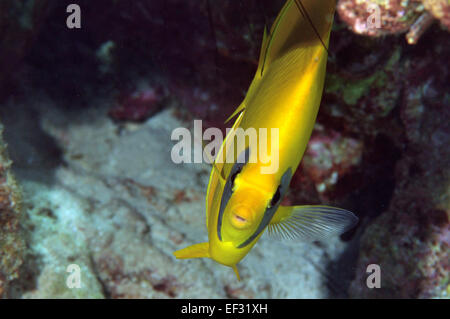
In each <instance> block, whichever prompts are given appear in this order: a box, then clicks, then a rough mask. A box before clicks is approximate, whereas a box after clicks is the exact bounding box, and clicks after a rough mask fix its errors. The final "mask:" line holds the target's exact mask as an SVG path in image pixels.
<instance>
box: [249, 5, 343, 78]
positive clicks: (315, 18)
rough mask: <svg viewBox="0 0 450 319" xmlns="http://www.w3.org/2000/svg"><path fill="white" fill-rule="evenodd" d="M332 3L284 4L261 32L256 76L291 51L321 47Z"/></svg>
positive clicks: (331, 12) (325, 35)
mask: <svg viewBox="0 0 450 319" xmlns="http://www.w3.org/2000/svg"><path fill="white" fill-rule="evenodd" d="M335 7H336V0H320V1H319V0H288V1H286V4H285V5H284V7H283V8H282V9H281V11H280V13H279V15H278V17H277V18H276V20H275V22H274V23H273V25H272V28H271V29H270V32H269V34H267V31H265V32H264V40H263V45H262V48H261V53H260V57H259V65H258V73H260V75H261V76H262V75H263V72H264V70H265V69H266V68H267V67H268V66H269V65H270V63H271V62H272V61H274V60H276V59H277V58H278V57H280V56H282V55H283V54H285V53H286V52H288V51H289V50H291V49H293V48H295V47H299V46H301V47H307V46H316V45H320V46H324V47H325V49H326V50H327V47H326V45H327V43H328V38H329V34H330V29H331V28H330V26H331V24H332V22H333V15H334V10H335Z"/></svg>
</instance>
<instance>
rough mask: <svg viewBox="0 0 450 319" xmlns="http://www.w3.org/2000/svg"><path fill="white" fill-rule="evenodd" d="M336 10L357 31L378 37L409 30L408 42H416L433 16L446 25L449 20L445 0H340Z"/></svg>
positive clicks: (449, 11) (448, 5)
mask: <svg viewBox="0 0 450 319" xmlns="http://www.w3.org/2000/svg"><path fill="white" fill-rule="evenodd" d="M337 11H338V13H339V16H340V17H341V19H342V20H343V21H344V22H345V23H346V24H347V25H348V26H349V27H350V28H351V29H352V30H353V32H355V33H357V34H363V35H368V36H373V37H379V36H384V35H389V34H400V33H405V32H407V31H409V32H408V33H407V34H406V39H407V41H408V43H409V44H415V43H417V41H418V40H419V38H420V37H421V36H422V34H423V33H424V32H425V31H426V30H427V29H428V28H429V26H430V25H431V24H432V23H433V21H434V19H438V20H439V21H440V23H441V24H442V25H443V26H444V27H446V28H447V29H448V28H449V24H450V18H449V17H450V3H449V2H448V1H447V0H410V1H403V0H387V1H385V0H368V1H360V0H340V1H339V3H338V6H337Z"/></svg>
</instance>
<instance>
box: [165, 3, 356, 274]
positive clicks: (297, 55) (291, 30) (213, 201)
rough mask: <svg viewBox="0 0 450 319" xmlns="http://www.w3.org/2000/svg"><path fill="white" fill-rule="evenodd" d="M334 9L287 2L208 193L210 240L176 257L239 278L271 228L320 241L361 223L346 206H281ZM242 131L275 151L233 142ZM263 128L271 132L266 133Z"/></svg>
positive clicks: (308, 119) (306, 134) (313, 100)
mask: <svg viewBox="0 0 450 319" xmlns="http://www.w3.org/2000/svg"><path fill="white" fill-rule="evenodd" d="M335 6H336V3H335V0H288V1H286V3H285V5H284V6H283V8H282V9H281V11H280V13H279V14H278V16H277V18H276V20H275V22H274V23H273V26H272V28H271V29H270V32H269V33H268V32H267V30H266V31H265V32H264V39H263V43H262V48H261V53H260V58H259V64H258V69H257V71H256V74H255V76H254V78H253V81H252V83H251V84H250V87H249V89H248V92H247V95H246V96H245V98H244V101H243V102H242V103H241V105H240V106H239V107H238V108H237V109H236V111H235V112H234V113H233V114H232V115H231V116H230V118H229V119H231V118H233V117H236V116H237V118H236V120H235V123H234V125H233V128H232V130H231V131H230V132H229V133H228V134H227V137H226V138H225V141H224V142H223V144H222V146H221V148H220V150H219V152H218V154H217V156H216V159H215V162H214V163H213V169H212V171H211V175H210V179H209V185H208V191H207V195H206V225H207V228H208V239H209V241H208V242H205V243H199V244H195V245H192V246H189V247H186V248H184V249H181V250H178V251H176V252H174V255H175V256H176V257H177V258H201V257H208V258H211V259H213V260H215V261H216V262H218V263H220V264H223V265H226V266H229V267H232V268H233V269H234V271H235V273H236V275H237V277H238V279H240V277H239V272H238V270H237V267H236V265H237V264H238V263H239V262H240V261H241V260H242V258H244V257H245V256H246V255H247V254H248V252H249V251H250V250H251V249H252V248H253V246H254V245H255V243H256V242H257V241H258V240H259V238H260V237H261V235H262V234H263V233H264V231H265V230H266V229H267V228H268V230H269V233H272V234H274V235H278V236H279V237H285V238H298V239H309V240H316V239H322V238H326V237H328V236H330V235H338V234H341V233H343V232H345V231H346V230H348V229H350V228H351V227H353V226H354V225H355V224H356V223H357V221H358V218H357V217H356V216H355V215H354V214H353V213H351V212H350V211H347V210H345V209H340V208H335V207H330V206H321V205H317V206H289V207H287V206H282V205H280V203H281V200H282V199H283V197H284V196H285V195H286V192H287V190H288V186H289V183H290V180H291V178H292V175H293V174H294V172H295V171H296V169H297V167H298V165H299V163H300V161H301V159H302V157H303V154H304V152H305V149H306V146H307V143H308V140H309V138H310V136H311V133H312V130H313V126H314V122H315V120H316V116H317V112H318V109H319V105H320V100H321V97H322V91H323V86H324V79H325V70H326V63H327V56H328V50H327V46H328V43H329V39H330V32H331V26H332V23H333V16H334V10H335ZM239 129H240V130H243V131H245V132H248V131H249V130H250V129H255V131H256V130H259V132H260V136H259V137H260V143H259V147H261V141H263V142H264V143H267V145H266V146H268V147H267V149H269V150H270V152H267V151H266V152H261V149H260V150H259V152H258V149H257V146H258V145H257V144H256V143H254V142H252V141H250V138H248V139H245V142H243V143H235V138H236V132H237V131H238V130H239ZM261 129H267V131H265V134H264V137H262V135H261ZM224 156H225V159H226V160H224ZM270 167H272V168H273V169H270Z"/></svg>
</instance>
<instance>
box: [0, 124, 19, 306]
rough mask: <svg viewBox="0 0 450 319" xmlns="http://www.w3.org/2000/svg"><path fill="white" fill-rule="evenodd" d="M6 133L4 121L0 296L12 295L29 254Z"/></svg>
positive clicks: (0, 176)
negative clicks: (5, 137)
mask: <svg viewBox="0 0 450 319" xmlns="http://www.w3.org/2000/svg"><path fill="white" fill-rule="evenodd" d="M2 133H3V125H2V124H0V298H2V297H7V296H8V290H9V287H10V284H11V282H12V281H13V280H15V279H18V277H19V269H20V266H21V265H22V263H23V258H24V254H25V240H24V238H23V235H22V231H21V226H20V224H21V213H20V191H19V187H18V186H17V184H16V181H15V179H14V176H13V175H12V173H11V170H10V169H11V164H12V163H11V161H10V159H9V157H8V154H7V151H6V144H5V142H4V141H3V138H2Z"/></svg>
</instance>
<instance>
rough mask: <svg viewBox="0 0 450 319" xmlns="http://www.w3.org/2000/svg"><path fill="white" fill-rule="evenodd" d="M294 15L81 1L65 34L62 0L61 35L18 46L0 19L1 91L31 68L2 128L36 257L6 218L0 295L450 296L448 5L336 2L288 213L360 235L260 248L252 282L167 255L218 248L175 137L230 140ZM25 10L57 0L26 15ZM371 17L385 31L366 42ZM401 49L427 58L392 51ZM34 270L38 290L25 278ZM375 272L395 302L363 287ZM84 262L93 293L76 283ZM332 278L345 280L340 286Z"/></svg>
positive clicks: (203, 177)
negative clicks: (337, 223)
mask: <svg viewBox="0 0 450 319" xmlns="http://www.w3.org/2000/svg"><path fill="white" fill-rule="evenodd" d="M283 2H284V1H282V0H279V1H271V0H264V1H259V0H251V1H225V0H220V1H201V2H191V1H183V0H167V1H143V0H136V1H132V2H130V1H127V0H118V1H114V2H111V1H109V0H99V1H95V2H92V1H88V0H80V1H79V4H80V6H81V7H82V10H83V29H82V30H78V31H68V30H67V29H65V28H61V27H60V25H61V12H65V11H64V9H65V5H66V4H67V1H61V2H57V3H56V2H53V3H54V10H53V11H51V12H50V13H49V14H50V16H49V17H48V19H47V20H46V24H45V28H46V31H47V32H40V33H39V32H37V31H36V30H37V29H38V28H33V32H29V33H28V32H25V31H23V29H21V28H15V29H8V30H7V32H6V31H4V30H6V29H5V27H4V25H3V24H1V23H2V22H4V21H6V20H3V19H0V26H1V27H0V42H1V43H2V44H4V43H10V44H11V45H10V46H8V50H6V51H2V53H0V55H1V54H6V53H7V55H1V56H2V57H3V56H4V57H6V58H5V59H0V60H1V61H2V62H0V70H2V71H4V72H0V77H2V78H3V80H4V79H10V78H11V77H10V75H11V74H12V71H11V70H16V69H19V68H20V69H21V70H22V71H21V72H17V74H15V77H16V78H17V81H18V82H19V83H20V85H22V86H23V87H21V88H20V89H18V90H16V91H15V92H13V93H14V94H11V91H10V90H8V88H6V89H5V88H4V87H2V93H3V95H5V94H4V93H6V95H7V96H8V95H10V98H9V100H8V103H6V104H3V103H2V105H1V106H2V108H0V112H1V113H2V114H3V118H4V124H5V126H6V130H5V139H6V140H7V141H8V142H9V144H10V147H9V153H10V154H11V158H12V159H13V161H14V163H15V165H14V170H15V171H14V173H15V174H16V176H17V177H18V180H19V182H20V183H21V186H22V187H23V190H24V199H23V205H22V206H23V208H24V212H26V214H27V216H28V219H27V221H26V222H24V223H23V228H24V231H26V233H27V236H29V237H30V241H29V246H30V247H29V248H30V251H31V254H29V255H27V256H26V257H24V255H23V251H24V242H23V239H21V238H22V236H21V234H20V231H19V228H20V227H19V218H20V216H19V214H18V211H14V214H13V213H11V214H2V215H1V216H0V221H1V223H0V227H7V229H8V232H5V231H3V228H2V229H1V230H2V231H1V232H0V239H1V240H0V245H7V246H4V247H7V249H6V248H5V250H3V248H2V250H1V251H0V256H2V258H3V256H7V257H6V259H5V258H3V259H2V261H1V264H0V281H1V280H3V281H1V282H2V285H3V286H1V285H0V290H1V289H3V292H0V294H1V293H3V295H4V296H8V294H9V293H8V289H9V288H8V285H9V286H10V283H12V282H16V288H17V289H18V294H17V295H19V296H22V297H26V298H39V297H46V298H51V297H65V298H102V297H107V298H131V297H135V298H154V297H160V298H182V297H189V298H193V297H229V298H239V297H243V298H253V297H255V298H265V297H274V298H275V297H297V298H299V297H330V296H331V297H346V296H348V292H349V294H350V296H351V297H355V298H359V297H368V298H378V297H396V298H411V297H422V298H427V297H448V295H449V278H448V274H449V272H450V269H449V263H448V261H449V259H450V258H449V255H448V253H449V247H448V246H449V242H450V239H449V233H450V231H449V214H450V213H449V212H450V209H449V202H448V195H449V194H448V190H449V174H450V168H449V164H448V158H449V155H450V154H449V153H448V152H449V149H450V147H449V146H450V145H449V143H450V142H449V136H450V132H449V129H448V123H449V122H450V120H449V118H450V114H449V111H448V105H450V100H449V99H450V95H449V91H448V83H450V79H449V61H448V56H450V52H449V50H450V37H449V34H448V32H447V31H446V30H444V28H442V27H441V26H439V24H438V23H434V22H435V21H436V19H438V20H440V23H441V24H442V25H443V26H447V28H448V12H449V11H448V1H442V0H436V1H427V0H423V1H422V0H410V1H400V0H386V1H381V0H370V1H358V0H340V1H339V4H338V14H337V15H336V19H335V21H336V22H335V26H334V28H333V32H332V36H331V43H330V46H329V53H330V54H329V63H328V66H327V78H326V85H325V91H324V95H323V99H322V105H321V107H320V112H319V115H318V119H317V125H316V127H315V129H314V132H313V135H312V137H311V141H310V143H309V145H308V149H307V152H306V154H305V157H304V159H303V161H302V163H301V167H300V168H299V170H298V171H297V172H296V173H295V175H294V178H293V179H292V183H291V190H290V192H289V195H288V197H287V198H286V199H285V203H286V204H303V203H308V204H316V203H324V204H334V205H337V206H341V207H345V208H348V209H350V210H352V211H354V212H355V213H356V214H357V215H358V216H359V217H360V221H361V222H360V224H359V226H358V228H357V229H356V230H354V231H353V232H350V233H348V234H345V235H344V236H342V239H343V240H339V239H334V240H330V241H329V242H327V243H325V244H313V245H309V244H302V243H292V244H289V243H288V244H283V243H275V242H272V241H269V240H266V239H265V238H263V239H262V240H261V242H260V243H258V245H257V246H256V247H255V248H254V251H252V254H250V255H249V256H248V257H247V258H246V259H245V260H244V262H243V263H242V265H240V266H241V268H240V271H241V275H242V277H243V281H242V282H236V281H235V278H234V274H233V272H232V271H229V269H226V268H221V267H217V265H215V264H214V263H213V262H211V261H209V260H188V261H178V260H175V259H174V257H173V256H172V255H171V252H172V251H174V250H176V249H179V248H181V247H184V246H187V245H188V244H191V243H193V242H197V241H198V240H199V238H205V236H206V232H205V228H204V222H205V221H204V197H205V191H206V187H207V181H208V176H209V175H208V174H209V169H210V168H209V167H207V166H206V165H205V166H203V165H188V164H185V165H181V166H177V165H175V164H173V163H172V161H171V160H170V158H169V157H170V147H171V144H170V133H171V130H172V129H174V128H176V127H180V126H183V127H190V126H191V124H192V120H193V119H194V118H195V119H196V118H201V119H203V121H204V125H203V128H204V129H206V128H207V127H208V126H216V127H220V128H224V126H225V125H224V124H223V121H224V120H225V118H227V116H228V115H229V114H230V113H231V112H232V111H233V110H234V108H235V107H236V106H237V105H238V104H239V103H240V102H241V100H242V98H243V96H244V95H245V90H246V89H247V87H248V84H249V82H250V80H251V78H252V76H253V73H254V71H255V68H256V63H257V58H258V53H259V46H260V42H261V37H262V33H263V32H262V31H263V28H264V25H265V24H270V22H271V20H272V19H273V17H274V15H275V13H276V12H277V11H278V9H279V8H280V7H281V6H282V4H283ZM26 3H29V7H27V10H28V9H29V10H31V9H32V7H33V6H37V3H45V1H42V2H37V1H29V2H26V1H17V6H19V7H20V6H24V5H25V4H26ZM31 4H33V6H32V5H31ZM371 4H377V5H379V9H380V15H381V16H380V18H381V19H380V23H381V25H380V28H369V27H368V25H367V24H366V22H367V18H369V17H370V16H371V14H372V13H373V12H374V11H373V10H372V11H370V10H369V9H370V6H371ZM2 5H3V6H5V5H7V8H8V10H11V8H13V5H15V2H14V4H13V2H12V1H9V0H7V1H3V2H2V3H1V4H0V9H1V8H4V7H2ZM36 8H37V7H36ZM104 8H108V9H107V10H104ZM27 10H24V11H23V12H24V14H28V13H26V12H29V11H27ZM33 10H34V9H33ZM36 10H37V9H36ZM42 10H43V9H42ZM44 11H45V10H44ZM4 12H6V11H3V10H0V15H1V17H2V18H3V16H4V17H6V19H11V18H12V17H15V18H17V17H19V16H20V14H19V13H18V12H19V11H17V10H16V11H14V10H13V12H12V13H13V14H10V13H8V14H6V13H4ZM8 12H10V11H8ZM39 12H41V11H40V10H38V11H37V13H36V17H39V18H38V20H39V21H43V18H44V13H39ZM46 14H47V13H46ZM46 14H45V15H46ZM34 16H35V15H34V14H33V17H34ZM14 21H15V22H14V23H16V24H17V23H19V22H18V21H21V19H15V20H14ZM371 22H373V23H376V20H371ZM14 23H13V24H11V25H14ZM348 26H349V27H350V28H348ZM425 31H426V32H425ZM22 32H23V33H22ZM404 33H407V35H406V36H407V39H408V42H409V43H416V45H414V46H411V45H408V44H407V43H406V42H405V40H404V38H403V37H402V36H401V37H400V36H387V35H403V34H404ZM419 38H420V40H419ZM7 39H9V40H7ZM11 39H12V40H17V41H18V42H17V45H12V44H13V43H15V42H14V41H12V40H11ZM19 39H22V40H23V41H22V40H20V41H19ZM24 39H25V40H24ZM33 39H34V40H33ZM33 43H34V45H31V44H33ZM3 47H6V46H2V48H3ZM13 51H14V52H16V53H17V54H16V55H15V54H11V52H13ZM5 52H6V53H5ZM8 52H9V53H8ZM13 56H14V59H13V58H12V57H13ZM23 57H25V59H24V58H23ZM5 70H6V71H5ZM13 73H14V72H13ZM0 81H1V79H0ZM20 85H19V87H20ZM44 92H45V93H44ZM24 109H25V110H26V112H24V111H23V110H24ZM23 114H27V116H23ZM122 122H126V123H122ZM129 122H134V123H129ZM194 142H197V143H199V141H194ZM6 163H9V162H8V161H7V159H6ZM4 167H6V168H8V169H7V170H6V171H9V166H8V165H6V166H4ZM6 171H5V172H6ZM1 172H3V171H1ZM8 174H9V173H8ZM8 176H9V175H8ZM2 180H6V181H8V180H10V181H12V179H8V178H7V179H2ZM2 185H6V186H5V187H7V188H5V191H4V192H3V191H2V192H1V194H17V192H16V191H15V190H14V189H15V188H11V187H13V186H11V185H14V184H9V183H6V184H2ZM0 197H1V198H0V199H2V198H3V199H8V198H9V199H10V198H14V197H10V196H9V195H8V196H6V195H5V196H0ZM8 205H9V204H5V206H2V209H3V207H6V208H5V210H8V209H9V208H8V207H11V206H8ZM2 211H3V210H2ZM2 218H6V219H2ZM3 221H4V222H3ZM2 236H3V237H2ZM4 238H5V240H3V239H4ZM16 238H18V240H16ZM12 243H13V244H12ZM4 252H7V253H6V254H5V255H1V254H2V253H4ZM13 255H14V256H17V258H14V259H11V257H10V256H13ZM358 255H359V256H358ZM349 256H350V257H349ZM26 263H31V264H32V265H34V268H33V269H34V270H33V271H31V270H30V269H28V270H27V271H28V273H27V274H26V275H27V276H28V277H27V281H28V282H29V284H28V285H25V283H24V282H23V281H22V282H18V281H17V280H15V279H17V276H18V274H19V273H20V272H19V269H20V267H23V265H24V264H26ZM372 263H375V264H379V265H380V266H381V271H382V279H381V285H382V287H381V289H369V288H367V286H366V285H365V279H366V277H367V273H366V268H367V265H368V264H372ZM73 264H76V265H78V266H79V268H80V271H81V282H82V286H81V288H69V287H68V286H67V284H66V279H67V277H68V276H69V273H68V272H67V269H68V266H70V265H73ZM21 265H22V266H21ZM299 265H301V267H299ZM27 267H28V266H27ZM255 269H257V270H258V271H256V272H255V271H254V270H255ZM336 269H340V270H342V269H344V270H345V271H347V272H348V273H349V274H348V275H347V274H346V275H345V276H347V277H346V278H341V279H336V278H334V276H331V275H328V273H329V272H330V271H334V272H333V274H335V271H336ZM345 271H340V272H339V276H340V275H341V273H343V272H345ZM21 277H22V276H21ZM331 277H333V278H331ZM19 279H20V278H19ZM300 282H301V285H300V284H299V283H300ZM330 286H332V288H330ZM349 287H350V289H348V288H349Z"/></svg>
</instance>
